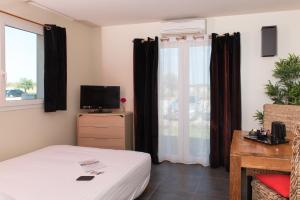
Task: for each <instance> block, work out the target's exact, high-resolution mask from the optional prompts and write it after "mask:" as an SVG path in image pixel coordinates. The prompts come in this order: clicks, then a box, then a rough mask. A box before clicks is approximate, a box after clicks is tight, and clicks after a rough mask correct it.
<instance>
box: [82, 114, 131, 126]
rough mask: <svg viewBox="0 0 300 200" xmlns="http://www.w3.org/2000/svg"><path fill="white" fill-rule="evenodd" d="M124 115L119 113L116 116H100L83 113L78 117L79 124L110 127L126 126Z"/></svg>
mask: <svg viewBox="0 0 300 200" xmlns="http://www.w3.org/2000/svg"><path fill="white" fill-rule="evenodd" d="M124 121H125V120H124V117H121V116H119V115H114V116H99V115H96V114H95V115H92V114H91V115H82V116H80V117H79V118H78V126H93V127H108V126H119V127H124Z"/></svg>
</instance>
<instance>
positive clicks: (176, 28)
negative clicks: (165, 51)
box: [161, 19, 206, 35]
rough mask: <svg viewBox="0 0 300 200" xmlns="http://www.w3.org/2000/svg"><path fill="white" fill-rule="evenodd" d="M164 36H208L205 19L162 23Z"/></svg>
mask: <svg viewBox="0 0 300 200" xmlns="http://www.w3.org/2000/svg"><path fill="white" fill-rule="evenodd" d="M161 34H162V35H173V34H178V35H181V34H206V20H205V19H183V20H171V21H165V22H162V26H161Z"/></svg>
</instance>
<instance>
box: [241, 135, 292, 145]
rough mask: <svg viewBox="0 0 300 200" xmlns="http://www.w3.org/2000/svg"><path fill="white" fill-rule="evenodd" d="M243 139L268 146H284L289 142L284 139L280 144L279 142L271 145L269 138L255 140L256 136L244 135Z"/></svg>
mask: <svg viewBox="0 0 300 200" xmlns="http://www.w3.org/2000/svg"><path fill="white" fill-rule="evenodd" d="M244 138H245V139H248V140H253V141H256V142H260V143H264V144H268V145H277V144H286V143H289V142H290V141H289V140H288V139H285V141H282V142H279V143H272V142H271V139H270V138H269V137H266V138H263V139H259V138H257V136H256V135H246V136H244Z"/></svg>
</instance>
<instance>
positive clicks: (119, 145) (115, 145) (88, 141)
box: [78, 138, 125, 150]
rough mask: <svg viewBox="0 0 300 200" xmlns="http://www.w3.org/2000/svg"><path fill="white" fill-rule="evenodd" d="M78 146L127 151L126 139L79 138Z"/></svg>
mask: <svg viewBox="0 0 300 200" xmlns="http://www.w3.org/2000/svg"><path fill="white" fill-rule="evenodd" d="M78 145H79V146H84V147H96V148H103V149H123V150H124V149H125V141H124V139H97V138H78Z"/></svg>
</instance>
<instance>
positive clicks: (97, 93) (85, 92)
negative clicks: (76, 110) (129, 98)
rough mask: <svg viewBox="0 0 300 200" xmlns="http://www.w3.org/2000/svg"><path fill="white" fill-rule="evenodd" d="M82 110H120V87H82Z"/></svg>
mask: <svg viewBox="0 0 300 200" xmlns="http://www.w3.org/2000/svg"><path fill="white" fill-rule="evenodd" d="M80 108H81V109H98V110H102V109H118V108H120V87H119V86H93V85H82V86H81V87H80Z"/></svg>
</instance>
